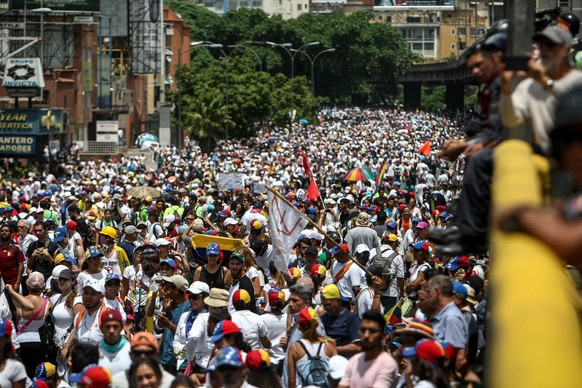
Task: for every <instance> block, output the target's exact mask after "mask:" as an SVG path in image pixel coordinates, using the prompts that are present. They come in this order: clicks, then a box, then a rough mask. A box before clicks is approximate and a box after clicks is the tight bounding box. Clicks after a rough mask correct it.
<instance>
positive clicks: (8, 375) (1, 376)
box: [0, 358, 27, 388]
mask: <svg viewBox="0 0 582 388" xmlns="http://www.w3.org/2000/svg"><path fill="white" fill-rule="evenodd" d="M26 378H27V376H26V369H25V368H24V365H23V364H22V363H21V362H20V361H18V360H15V359H12V358H9V359H8V360H6V364H4V370H2V372H0V387H2V388H4V387H7V388H8V387H12V384H13V383H15V382H17V381H21V380H25V379H26ZM25 385H26V384H25Z"/></svg>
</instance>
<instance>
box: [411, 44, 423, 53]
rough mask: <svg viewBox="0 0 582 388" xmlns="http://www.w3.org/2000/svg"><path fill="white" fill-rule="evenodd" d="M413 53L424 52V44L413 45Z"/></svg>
mask: <svg viewBox="0 0 582 388" xmlns="http://www.w3.org/2000/svg"><path fill="white" fill-rule="evenodd" d="M412 51H422V43H413V44H412Z"/></svg>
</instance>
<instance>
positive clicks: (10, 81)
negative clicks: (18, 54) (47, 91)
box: [2, 58, 44, 88]
mask: <svg viewBox="0 0 582 388" xmlns="http://www.w3.org/2000/svg"><path fill="white" fill-rule="evenodd" d="M2 86H4V87H5V88H44V76H43V75H42V66H41V64H40V58H10V59H8V60H7V61H6V67H5V68H4V80H2Z"/></svg>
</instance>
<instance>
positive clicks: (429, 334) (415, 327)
mask: <svg viewBox="0 0 582 388" xmlns="http://www.w3.org/2000/svg"><path fill="white" fill-rule="evenodd" d="M393 333H394V334H396V335H399V334H415V335H420V336H423V337H426V338H430V339H433V338H434V332H433V329H432V325H431V323H430V322H428V321H423V320H420V319H416V318H412V320H411V321H410V323H409V324H408V325H407V326H406V327H403V328H402V329H396V330H394V332H393Z"/></svg>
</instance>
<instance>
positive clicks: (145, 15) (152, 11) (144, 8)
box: [129, 0, 164, 74]
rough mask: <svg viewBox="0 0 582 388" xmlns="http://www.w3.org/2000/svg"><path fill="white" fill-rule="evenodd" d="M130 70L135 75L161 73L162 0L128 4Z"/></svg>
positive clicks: (146, 0) (134, 0)
mask: <svg viewBox="0 0 582 388" xmlns="http://www.w3.org/2000/svg"><path fill="white" fill-rule="evenodd" d="M129 7H130V8H129V14H130V19H129V20H130V25H129V30H130V31H129V32H130V40H131V68H132V71H133V72H134V73H135V74H160V73H161V72H162V40H161V39H162V31H163V28H162V27H163V18H164V17H163V16H164V15H163V3H162V0H133V1H130V2H129Z"/></svg>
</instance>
